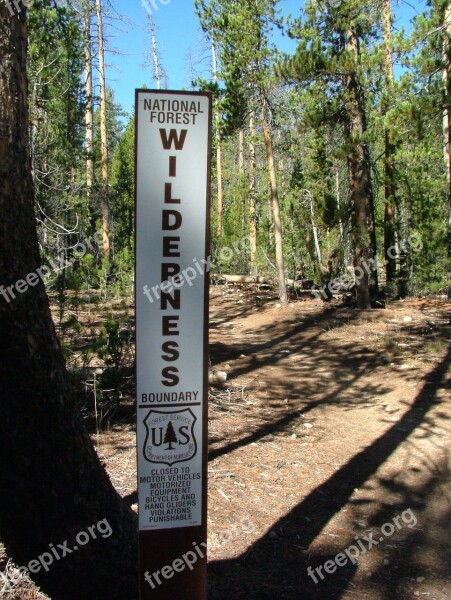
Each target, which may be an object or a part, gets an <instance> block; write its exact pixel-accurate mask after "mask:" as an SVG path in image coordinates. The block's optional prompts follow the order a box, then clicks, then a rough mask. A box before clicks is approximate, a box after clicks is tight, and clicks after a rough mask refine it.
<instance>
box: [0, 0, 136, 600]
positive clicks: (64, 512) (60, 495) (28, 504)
mask: <svg viewBox="0 0 451 600" xmlns="http://www.w3.org/2000/svg"><path fill="white" fill-rule="evenodd" d="M26 44H27V33H26V22H25V16H24V10H22V12H21V13H19V14H18V16H14V17H11V16H10V13H9V10H8V9H7V7H6V6H5V5H4V4H1V5H0V285H3V286H11V285H13V284H15V283H16V282H18V281H19V280H26V279H27V276H28V278H29V281H30V282H33V283H30V285H29V289H28V291H24V283H20V282H19V283H18V284H17V285H18V287H19V288H20V289H21V290H22V293H19V292H18V291H17V289H16V288H15V289H14V290H13V292H14V294H15V296H16V298H15V299H11V298H10V296H8V297H9V298H10V301H9V302H8V301H7V298H6V297H5V295H3V294H2V295H0V335H1V341H2V344H1V349H0V457H1V458H0V536H1V539H2V541H3V543H4V544H5V546H6V549H7V552H8V555H9V556H10V557H11V558H12V559H13V560H14V561H15V562H16V564H18V565H20V566H26V565H27V564H29V563H30V561H32V560H36V559H38V557H39V556H40V555H43V553H45V552H47V553H48V556H47V557H46V560H47V561H49V558H48V557H49V556H50V558H51V553H50V549H51V546H49V545H50V544H53V548H54V549H55V551H56V552H57V553H58V556H61V555H62V554H64V553H65V550H63V549H62V548H61V547H59V546H58V544H61V545H62V546H63V548H64V547H65V544H64V542H65V540H67V541H68V543H67V548H69V549H73V548H74V546H75V545H76V544H77V542H76V540H75V537H76V536H77V534H79V533H80V532H86V535H88V539H89V538H90V541H89V542H88V543H86V535H84V536H83V537H79V540H80V543H79V544H78V545H79V546H80V547H79V549H78V550H73V551H72V553H70V554H69V555H67V556H65V557H64V558H61V559H60V560H56V558H55V557H54V561H53V564H51V565H50V566H48V567H47V568H48V572H46V571H45V570H44V568H43V567H42V565H41V568H40V570H39V571H38V572H37V573H35V574H31V577H32V578H33V579H34V580H35V581H36V582H37V583H38V584H39V585H40V586H41V587H42V588H43V590H44V591H46V592H47V593H48V594H49V595H50V596H51V597H52V599H53V600H59V599H61V600H68V599H77V600H81V599H87V600H88V599H93V600H94V599H97V600H103V599H104V600H107V599H108V600H113V599H118V600H119V599H120V600H128V599H130V600H134V599H136V598H137V576H136V572H137V570H136V563H137V534H136V519H135V516H134V515H133V513H132V512H131V511H130V510H129V509H128V508H127V507H126V506H125V504H124V503H123V502H122V500H121V499H120V497H119V496H118V494H117V493H116V492H115V490H114V488H113V487H112V485H111V483H110V481H109V479H108V477H107V475H106V473H105V471H104V469H103V467H102V465H101V463H100V461H99V459H98V457H97V455H96V453H95V451H94V448H93V446H92V444H91V442H90V439H89V436H88V434H87V432H86V429H85V427H84V424H83V421H82V418H81V414H80V412H79V410H78V408H77V406H76V404H75V402H74V399H73V396H72V394H71V390H70V389H69V387H68V384H67V380H66V375H65V367H64V362H63V358H62V354H61V351H60V347H59V344H58V341H57V338H56V335H55V331H54V328H53V324H52V321H51V317H50V311H49V305H48V300H47V296H46V293H45V289H44V286H43V284H42V281H41V280H39V282H38V283H37V282H36V278H34V277H32V276H31V275H30V274H32V273H35V272H36V269H38V267H39V265H40V258H39V250H38V242H37V235H36V228H35V220H34V209H33V183H32V178H31V170H30V164H31V163H30V157H29V147H28V123H27V86H26ZM36 283H37V285H35V284H36ZM0 289H3V288H0ZM100 521H103V525H102V528H101V529H102V532H103V535H102V533H101V532H100V529H99V530H98V529H96V528H95V525H96V524H98V523H99V522H100ZM106 523H107V524H108V525H109V527H111V530H112V534H111V535H107V534H108V528H107V527H105V524H106ZM90 526H91V529H92V531H94V532H95V535H96V538H97V539H95V540H93V539H92V538H93V534H92V533H89V529H88V528H89V527H90ZM82 540H83V541H82ZM84 544H86V545H84ZM31 567H32V569H33V570H37V567H36V563H31Z"/></svg>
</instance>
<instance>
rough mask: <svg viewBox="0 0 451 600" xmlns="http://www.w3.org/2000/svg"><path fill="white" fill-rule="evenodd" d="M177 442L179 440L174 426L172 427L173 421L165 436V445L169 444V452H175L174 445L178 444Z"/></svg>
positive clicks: (170, 422) (169, 424)
mask: <svg viewBox="0 0 451 600" xmlns="http://www.w3.org/2000/svg"><path fill="white" fill-rule="evenodd" d="M177 442H178V439H177V436H176V434H175V431H174V426H173V425H172V421H169V423H168V426H167V427H166V433H165V434H164V440H163V444H169V446H168V447H167V450H174V448H173V447H172V444H176V443H177Z"/></svg>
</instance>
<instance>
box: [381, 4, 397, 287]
mask: <svg viewBox="0 0 451 600" xmlns="http://www.w3.org/2000/svg"><path fill="white" fill-rule="evenodd" d="M382 23H383V32H384V63H385V99H384V103H383V104H384V106H383V112H384V114H385V113H386V112H387V110H388V103H389V102H390V100H391V99H392V98H393V86H394V81H395V76H394V71H393V57H392V43H391V40H392V36H391V4H390V0H382ZM394 150H395V148H394V144H393V142H392V139H391V132H390V128H389V127H388V125H386V126H385V149H384V153H385V169H384V170H385V189H384V193H385V204H384V260H386V261H387V264H386V266H385V273H386V278H387V283H390V282H392V281H393V279H394V277H395V272H396V259H393V258H391V256H392V254H391V252H389V250H390V248H393V247H394V246H395V243H396V240H395V202H396V188H395V168H394V160H393V154H394Z"/></svg>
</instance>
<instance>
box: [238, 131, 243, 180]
mask: <svg viewBox="0 0 451 600" xmlns="http://www.w3.org/2000/svg"><path fill="white" fill-rule="evenodd" d="M238 168H239V170H240V175H244V129H243V128H242V127H241V128H240V130H239V132H238Z"/></svg>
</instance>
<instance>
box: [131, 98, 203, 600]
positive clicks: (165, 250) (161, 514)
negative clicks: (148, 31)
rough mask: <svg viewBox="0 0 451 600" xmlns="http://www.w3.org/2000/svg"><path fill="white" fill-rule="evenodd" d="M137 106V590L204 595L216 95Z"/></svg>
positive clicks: (165, 599)
mask: <svg viewBox="0 0 451 600" xmlns="http://www.w3.org/2000/svg"><path fill="white" fill-rule="evenodd" d="M135 110H136V113H135V115H136V274H135V296H136V352H137V355H136V364H137V461H138V497H139V552H140V556H139V587H140V600H147V599H155V598H158V600H174V599H175V598H177V600H185V599H186V600H188V599H190V600H205V599H206V598H207V589H206V588H207V586H206V566H207V399H208V271H209V268H210V262H209V258H208V252H209V202H210V139H211V129H210V123H211V98H210V94H208V93H197V92H172V91H166V90H164V91H150V90H137V92H136V109H135Z"/></svg>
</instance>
